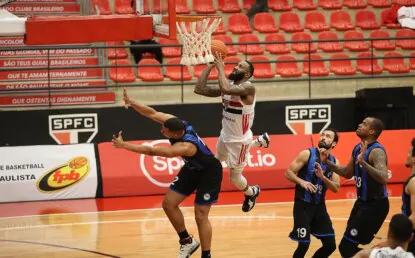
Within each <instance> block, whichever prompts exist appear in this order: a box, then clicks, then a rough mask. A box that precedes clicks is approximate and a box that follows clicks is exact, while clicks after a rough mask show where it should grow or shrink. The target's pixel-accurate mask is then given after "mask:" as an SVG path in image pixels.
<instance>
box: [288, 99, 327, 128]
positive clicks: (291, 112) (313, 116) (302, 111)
mask: <svg viewBox="0 0 415 258" xmlns="http://www.w3.org/2000/svg"><path fill="white" fill-rule="evenodd" d="M330 123H331V105H329V104H328V105H304V106H286V107H285V124H286V125H287V126H288V128H289V129H290V130H291V132H292V133H293V134H313V133H321V132H323V131H324V129H326V128H327V127H328V126H329V125H330Z"/></svg>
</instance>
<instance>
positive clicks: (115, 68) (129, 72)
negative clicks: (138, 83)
mask: <svg viewBox="0 0 415 258" xmlns="http://www.w3.org/2000/svg"><path fill="white" fill-rule="evenodd" d="M120 65H121V66H126V65H131V63H130V61H128V60H114V61H112V62H111V64H110V66H111V67H110V79H111V80H112V81H114V82H135V75H134V71H133V68H132V67H119V66H120Z"/></svg>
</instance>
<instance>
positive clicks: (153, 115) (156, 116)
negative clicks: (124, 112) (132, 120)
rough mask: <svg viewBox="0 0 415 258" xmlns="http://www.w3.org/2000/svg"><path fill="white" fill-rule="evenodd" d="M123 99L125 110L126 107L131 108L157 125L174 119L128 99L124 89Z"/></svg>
mask: <svg viewBox="0 0 415 258" xmlns="http://www.w3.org/2000/svg"><path fill="white" fill-rule="evenodd" d="M123 98H124V101H125V108H128V106H131V107H132V108H134V110H135V111H137V112H138V113H140V115H142V116H145V117H147V118H150V119H152V120H154V121H156V122H157V123H160V124H163V123H164V122H165V121H166V120H168V119H170V118H173V117H175V116H173V115H171V114H166V113H163V112H158V111H157V110H155V109H154V108H152V107H149V106H147V105H144V104H141V103H139V102H137V101H135V100H132V99H130V97H129V96H128V94H127V91H126V90H125V89H124V90H123Z"/></svg>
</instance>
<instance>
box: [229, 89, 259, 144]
mask: <svg viewBox="0 0 415 258" xmlns="http://www.w3.org/2000/svg"><path fill="white" fill-rule="evenodd" d="M247 83H249V84H250V83H251V82H249V81H247V82H244V84H247ZM232 85H233V82H231V87H232ZM222 105H223V112H222V114H223V118H222V131H221V136H222V139H223V141H224V142H246V141H248V140H250V139H252V131H251V127H252V124H253V123H254V116H255V97H254V102H253V103H252V104H251V105H245V104H244V103H243V102H242V100H241V97H240V96H232V95H224V94H222Z"/></svg>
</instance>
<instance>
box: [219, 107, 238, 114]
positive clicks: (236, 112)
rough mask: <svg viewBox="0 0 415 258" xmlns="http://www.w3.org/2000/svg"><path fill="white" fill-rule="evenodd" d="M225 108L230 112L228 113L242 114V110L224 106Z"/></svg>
mask: <svg viewBox="0 0 415 258" xmlns="http://www.w3.org/2000/svg"><path fill="white" fill-rule="evenodd" d="M223 110H224V111H226V112H228V113H232V114H236V115H242V110H238V109H233V108H224V109H223Z"/></svg>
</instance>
